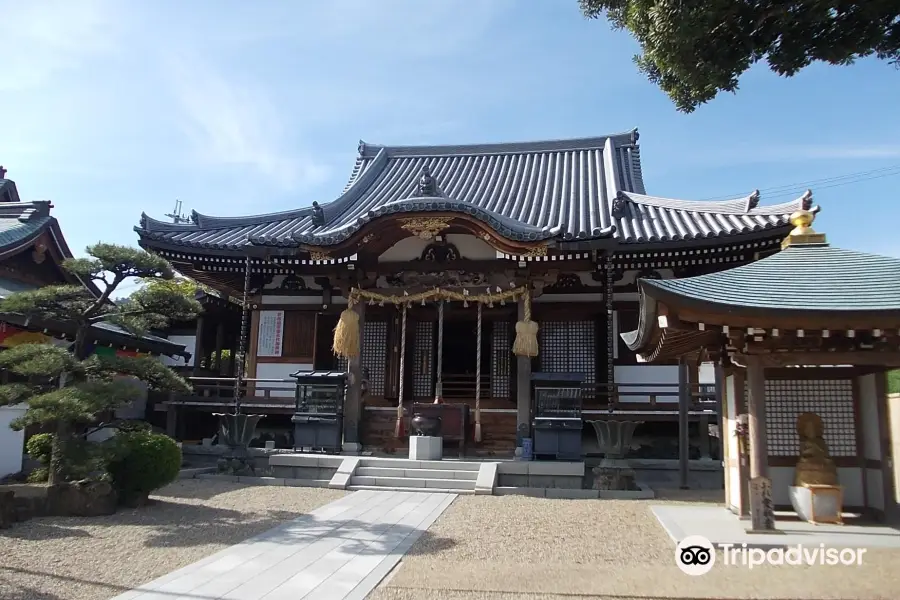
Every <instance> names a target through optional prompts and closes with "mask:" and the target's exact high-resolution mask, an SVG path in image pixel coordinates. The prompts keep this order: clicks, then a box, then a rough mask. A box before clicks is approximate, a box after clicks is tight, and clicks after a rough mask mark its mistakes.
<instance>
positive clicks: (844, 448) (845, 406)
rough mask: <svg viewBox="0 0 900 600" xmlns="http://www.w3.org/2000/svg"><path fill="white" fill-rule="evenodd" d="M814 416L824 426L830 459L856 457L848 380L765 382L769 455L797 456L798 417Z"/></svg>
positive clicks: (854, 420) (849, 381)
mask: <svg viewBox="0 0 900 600" xmlns="http://www.w3.org/2000/svg"><path fill="white" fill-rule="evenodd" d="M805 412H813V413H816V414H817V415H819V416H820V417H821V418H822V422H823V423H824V425H825V443H826V444H828V451H829V453H830V454H831V455H832V456H856V416H855V413H854V411H853V382H852V381H851V380H850V379H769V380H767V381H766V433H767V435H768V442H769V454H770V455H772V456H797V455H798V454H799V450H800V437H799V436H798V435H797V417H798V416H800V414H801V413H805Z"/></svg>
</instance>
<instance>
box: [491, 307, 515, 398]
mask: <svg viewBox="0 0 900 600" xmlns="http://www.w3.org/2000/svg"><path fill="white" fill-rule="evenodd" d="M509 333H510V326H509V323H507V322H506V321H497V322H495V323H494V326H493V331H492V333H491V397H493V398H509V360H510V355H511V353H512V340H511V339H510V335H509Z"/></svg>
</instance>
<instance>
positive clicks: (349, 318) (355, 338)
mask: <svg viewBox="0 0 900 600" xmlns="http://www.w3.org/2000/svg"><path fill="white" fill-rule="evenodd" d="M331 349H332V351H333V352H334V353H335V354H337V355H338V356H343V357H345V358H353V357H355V356H359V315H358V314H356V311H354V310H353V297H352V294H351V297H350V301H349V302H348V303H347V308H345V309H344V311H343V312H342V313H341V318H340V319H339V320H338V324H337V327H335V328H334V344H333V345H332V347H331Z"/></svg>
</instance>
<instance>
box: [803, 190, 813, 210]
mask: <svg viewBox="0 0 900 600" xmlns="http://www.w3.org/2000/svg"><path fill="white" fill-rule="evenodd" d="M812 203H813V197H812V190H806V191H805V192H803V195H802V196H800V206H802V207H803V210H809V209H811V208H812Z"/></svg>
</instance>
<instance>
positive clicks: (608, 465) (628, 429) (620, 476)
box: [591, 419, 643, 490]
mask: <svg viewBox="0 0 900 600" xmlns="http://www.w3.org/2000/svg"><path fill="white" fill-rule="evenodd" d="M591 424H592V425H593V426H594V432H595V433H596V434H597V445H598V446H599V447H600V452H602V453H603V456H604V458H603V460H601V461H600V464H599V465H598V466H597V467H594V469H593V471H592V472H593V473H594V489H595V490H633V489H636V485H635V482H634V469H632V468H631V464H630V463H629V461H628V460H627V459H626V458H625V455H626V454H627V452H628V450H630V449H631V440H632V437H634V430H635V429H636V428H637V426H638V425H641V424H643V421H630V420H619V419H601V420H597V421H591Z"/></svg>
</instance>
